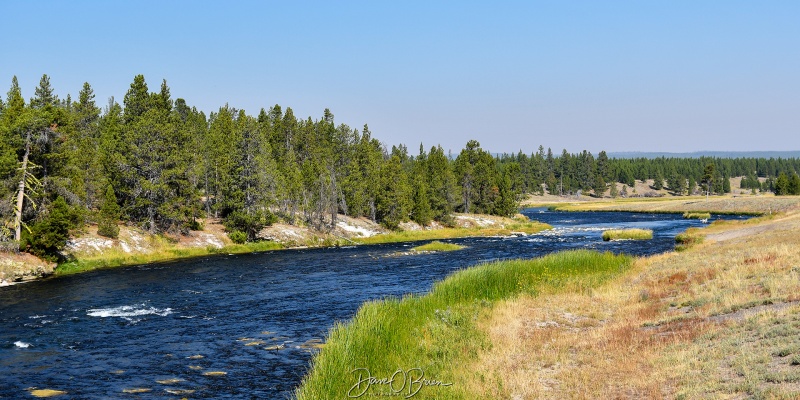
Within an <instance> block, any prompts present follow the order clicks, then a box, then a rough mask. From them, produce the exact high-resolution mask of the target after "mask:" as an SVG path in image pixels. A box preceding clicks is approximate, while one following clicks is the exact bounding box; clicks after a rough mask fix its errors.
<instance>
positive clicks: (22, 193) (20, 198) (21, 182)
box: [14, 132, 31, 242]
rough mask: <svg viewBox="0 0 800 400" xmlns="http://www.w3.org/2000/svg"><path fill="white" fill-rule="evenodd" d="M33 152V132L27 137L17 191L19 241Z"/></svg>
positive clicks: (17, 236) (16, 232)
mask: <svg viewBox="0 0 800 400" xmlns="http://www.w3.org/2000/svg"><path fill="white" fill-rule="evenodd" d="M30 153H31V133H30V132H28V136H27V137H26V138H25V155H24V156H23V157H22V168H21V169H22V177H21V178H20V179H19V190H18V192H17V209H16V210H15V212H16V215H15V217H14V240H16V241H17V242H19V240H20V238H21V236H22V206H23V204H24V202H25V178H27V177H28V156H29V155H30Z"/></svg>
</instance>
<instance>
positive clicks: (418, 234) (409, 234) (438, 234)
mask: <svg viewBox="0 0 800 400" xmlns="http://www.w3.org/2000/svg"><path fill="white" fill-rule="evenodd" d="M550 228H552V226H550V225H548V224H543V223H541V222H535V221H532V222H515V223H512V224H508V225H506V227H505V228H443V229H431V230H419V231H399V232H390V233H382V234H380V235H375V236H370V237H367V238H358V239H353V242H355V243H359V244H381V243H397V242H415V241H420V240H437V239H454V238H462V237H475V236H507V235H510V234H511V232H525V233H527V234H531V233H536V232H540V231H543V230H546V229H550Z"/></svg>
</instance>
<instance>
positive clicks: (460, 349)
mask: <svg viewBox="0 0 800 400" xmlns="http://www.w3.org/2000/svg"><path fill="white" fill-rule="evenodd" d="M631 261H632V258H630V257H628V256H623V255H614V254H611V253H598V252H592V251H587V250H577V251H568V252H563V253H557V254H551V255H548V256H545V257H542V258H538V259H532V260H513V261H500V262H494V263H489V264H482V265H478V266H476V267H472V268H469V269H465V270H461V271H458V272H456V273H454V274H452V275H450V276H449V277H447V278H446V279H444V280H443V281H440V282H438V283H436V284H435V285H434V286H433V289H432V290H431V292H430V293H428V294H426V295H423V296H412V295H409V296H406V297H404V298H402V299H397V298H389V299H385V300H380V301H372V302H368V303H365V304H364V305H362V306H361V308H360V309H359V311H358V312H357V313H356V315H355V316H354V317H353V319H352V320H351V321H350V322H348V323H346V324H342V323H337V324H336V325H335V326H334V327H333V328H332V329H331V331H330V333H329V335H328V340H327V341H326V344H325V347H324V348H323V349H322V351H321V352H320V353H318V354H317V355H316V356H315V357H314V360H313V363H312V364H313V365H312V369H311V371H310V373H309V374H308V375H307V376H306V377H305V378H304V380H303V383H302V385H301V386H300V388H298V389H297V391H296V393H295V394H296V396H297V398H298V399H338V398H348V396H354V395H357V394H361V393H362V392H363V396H365V397H364V398H366V397H374V396H396V397H403V398H414V399H464V398H471V395H470V393H469V392H468V388H467V387H466V385H463V383H464V382H466V381H469V380H472V379H480V378H481V377H480V376H478V375H477V373H476V372H474V371H470V370H467V369H465V366H467V365H469V364H470V362H472V361H474V360H476V359H477V357H478V355H479V354H480V353H481V352H483V351H487V350H489V346H490V341H489V339H488V337H487V336H486V333H485V332H484V331H482V330H481V329H480V328H479V327H478V321H480V320H481V318H484V317H486V316H488V315H489V313H490V312H491V310H492V308H493V307H494V304H495V303H496V302H498V301H502V300H507V299H512V298H514V297H516V296H519V295H522V294H527V295H536V294H538V293H540V292H542V291H554V292H555V291H586V290H589V289H591V288H593V287H596V286H598V285H600V284H601V283H603V282H605V281H608V280H609V279H611V278H613V277H615V276H617V275H619V274H620V273H622V272H623V271H625V270H626V269H627V268H628V267H629V266H630V264H631ZM415 368H418V370H416V369H415ZM398 371H399V372H398ZM420 372H422V373H424V379H428V380H434V381H438V382H440V383H442V384H443V385H435V386H421V385H419V384H410V383H409V381H411V380H413V379H415V378H419V373H420ZM395 374H397V375H395ZM359 375H360V376H361V378H366V377H368V376H372V377H375V378H376V379H390V378H391V377H392V376H393V375H395V383H394V386H391V387H390V386H389V385H385V384H373V385H371V386H370V387H369V388H367V387H366V385H365V384H362V385H361V386H358V378H359ZM404 379H405V380H406V382H405V383H404V382H403V380H404ZM448 383H452V385H444V384H448ZM459 383H461V384H459ZM417 390H418V391H417ZM407 396H410V397H407Z"/></svg>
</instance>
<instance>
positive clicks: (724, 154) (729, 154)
mask: <svg viewBox="0 0 800 400" xmlns="http://www.w3.org/2000/svg"><path fill="white" fill-rule="evenodd" d="M608 157H609V158H658V157H665V158H700V157H717V158H800V150H795V151H695V152H691V153H668V152H644V151H641V152H640V151H620V152H612V153H608Z"/></svg>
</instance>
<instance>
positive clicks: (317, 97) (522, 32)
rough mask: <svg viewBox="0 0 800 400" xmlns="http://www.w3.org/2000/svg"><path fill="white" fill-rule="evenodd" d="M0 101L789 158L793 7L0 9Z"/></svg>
mask: <svg viewBox="0 0 800 400" xmlns="http://www.w3.org/2000/svg"><path fill="white" fill-rule="evenodd" d="M0 15H1V16H2V26H3V32H4V34H3V35H0V91H1V92H2V93H3V97H4V98H5V92H6V91H7V90H8V87H10V84H11V78H12V76H14V75H16V76H17V77H18V79H19V82H20V85H21V87H22V90H23V94H24V96H25V97H26V99H27V98H30V97H31V96H33V91H34V89H35V87H36V86H37V85H38V83H39V79H40V78H41V76H42V74H48V75H49V76H50V80H51V84H52V86H53V87H54V88H55V90H56V93H57V94H58V95H59V97H60V98H64V97H66V95H67V94H68V93H69V94H71V95H72V97H73V98H76V97H77V93H78V92H79V91H80V88H81V86H82V84H83V82H87V81H88V82H89V83H90V84H91V85H92V87H93V88H94V91H95V94H96V101H97V103H98V105H100V106H104V105H105V104H107V99H108V98H109V97H111V96H115V97H116V99H117V101H119V102H122V98H123V96H124V95H125V92H126V91H127V89H128V88H129V86H130V84H131V82H132V81H133V77H134V76H135V75H137V74H143V75H144V76H145V78H146V80H147V82H148V85H149V87H150V89H151V90H157V89H158V87H159V85H160V82H161V80H162V79H166V80H167V84H168V85H169V87H170V90H171V93H172V96H173V98H184V99H186V101H187V103H188V104H189V105H191V106H195V107H197V108H198V109H199V110H202V111H204V112H206V113H207V114H208V113H210V112H212V111H215V110H217V109H219V107H220V106H223V105H225V104H226V103H227V104H229V105H230V106H232V107H235V108H238V109H244V110H246V111H247V112H248V113H249V114H251V115H256V114H257V113H258V111H259V110H260V109H261V108H262V107H263V108H269V107H270V106H272V105H274V104H280V105H281V106H282V107H284V109H285V108H286V107H291V108H292V109H293V110H294V113H295V115H296V116H298V117H303V118H306V117H308V116H310V117H311V118H312V119H319V118H321V117H322V113H323V110H324V109H325V108H329V109H330V110H331V111H332V112H333V114H334V115H335V121H336V123H337V124H340V123H345V124H347V125H349V126H351V127H354V128H358V129H359V130H360V129H361V127H362V126H363V125H364V124H365V123H366V124H369V127H370V130H371V131H372V133H373V136H374V137H376V138H378V139H379V140H381V141H382V142H384V143H385V144H387V145H388V146H391V145H393V144H397V143H403V144H406V145H407V146H408V148H409V151H410V152H411V153H412V154H416V151H417V149H418V147H419V144H420V143H423V144H424V145H425V147H426V148H429V147H430V146H432V145H437V144H441V145H442V147H444V148H445V150H452V151H453V152H457V151H459V150H460V149H461V148H463V147H464V144H465V143H466V142H467V140H469V139H476V140H478V141H479V142H480V143H481V145H482V147H483V148H484V149H487V150H489V151H492V152H499V153H502V152H516V151H518V150H522V151H523V152H526V153H530V152H532V151H535V150H536V149H537V148H538V146H539V145H540V144H541V145H543V146H544V147H545V148H547V147H551V148H552V149H553V151H554V152H556V153H560V150H561V149H564V148H565V149H567V150H568V151H570V152H579V151H581V150H589V151H592V152H595V153H596V152H597V151H599V150H606V151H610V152H611V151H666V152H690V151H701V150H718V151H769V150H800V51H799V50H800V23H798V21H800V2H796V1H770V2H748V1H669V2H642V1H603V2H598V1H569V2H563V1H519V2H516V1H515V2H501V3H497V4H494V3H492V2H485V1H482V2H475V1H458V2H455V1H441V2H417V1H405V2H386V1H360V2H357V1H346V2H309V1H293V2H280V3H278V2H267V1H239V2H232V3H222V2H208V1H192V2H188V1H168V2H165V1H136V2H108V1H103V2H101V1H69V2H66V1H37V2H0Z"/></svg>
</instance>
